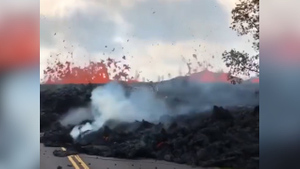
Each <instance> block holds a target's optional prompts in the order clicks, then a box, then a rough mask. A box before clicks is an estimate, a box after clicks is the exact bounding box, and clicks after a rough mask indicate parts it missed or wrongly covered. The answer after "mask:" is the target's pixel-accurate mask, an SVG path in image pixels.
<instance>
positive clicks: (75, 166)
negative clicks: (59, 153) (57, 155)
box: [61, 147, 90, 169]
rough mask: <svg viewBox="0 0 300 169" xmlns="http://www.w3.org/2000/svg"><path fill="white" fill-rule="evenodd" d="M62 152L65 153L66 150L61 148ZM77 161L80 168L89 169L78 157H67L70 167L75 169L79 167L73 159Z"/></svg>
mask: <svg viewBox="0 0 300 169" xmlns="http://www.w3.org/2000/svg"><path fill="white" fill-rule="evenodd" d="M61 149H62V150H63V151H67V149H66V148H64V147H62V148H61ZM72 157H73V158H75V159H77V161H78V162H79V163H80V164H81V166H82V167H83V168H84V169H90V168H89V167H88V166H87V165H86V164H85V162H83V160H82V159H81V158H80V157H79V155H71V156H68V159H69V160H70V162H71V163H72V165H73V166H74V168H75V169H80V168H79V166H78V165H77V164H76V162H75V161H74V160H73V158H72Z"/></svg>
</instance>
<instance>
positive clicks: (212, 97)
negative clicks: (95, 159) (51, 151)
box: [61, 80, 259, 140]
mask: <svg viewBox="0 0 300 169" xmlns="http://www.w3.org/2000/svg"><path fill="white" fill-rule="evenodd" d="M132 87H133V88H134V89H133V90H132V91H131V92H129V94H128V91H127V89H125V88H124V86H122V85H121V84H119V83H117V82H112V83H108V84H106V85H104V86H99V87H97V88H95V89H94V90H93V91H92V96H91V103H90V106H89V107H88V108H79V109H71V110H70V111H69V113H68V114H67V116H65V117H64V118H63V119H62V120H61V123H62V124H63V125H75V124H76V123H77V124H79V123H80V122H82V121H84V120H90V119H92V120H93V122H92V123H86V124H85V125H77V126H75V127H74V128H73V130H72V131H71V133H70V134H71V136H72V137H73V138H74V139H75V140H76V139H77V138H78V136H80V134H82V133H84V132H86V131H89V132H93V131H97V130H98V129H100V128H101V127H102V126H103V125H104V124H105V123H106V122H107V121H109V120H115V121H119V122H134V121H136V120H138V121H141V120H146V121H149V122H154V123H155V122H159V121H161V120H162V119H163V118H162V117H163V116H165V115H170V116H176V115H179V114H186V113H194V112H196V113H203V112H205V111H209V110H210V109H211V108H212V107H213V106H214V105H218V106H223V107H235V106H255V105H258V101H259V99H258V96H257V95H255V90H258V84H254V83H244V84H239V85H232V84H228V83H198V82H185V83H184V82H182V81H179V80H176V81H168V82H164V83H158V84H156V85H155V92H154V90H153V88H151V87H149V86H148V87H147V86H146V85H140V86H135V85H132ZM87 117H88V118H87Z"/></svg>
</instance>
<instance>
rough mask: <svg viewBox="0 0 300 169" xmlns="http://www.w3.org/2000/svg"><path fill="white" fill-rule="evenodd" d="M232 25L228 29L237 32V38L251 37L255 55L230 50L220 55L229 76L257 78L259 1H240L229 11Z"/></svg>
mask: <svg viewBox="0 0 300 169" xmlns="http://www.w3.org/2000/svg"><path fill="white" fill-rule="evenodd" d="M231 14H232V20H233V21H232V23H231V26H230V28H231V29H233V30H234V31H236V32H237V34H238V36H244V35H251V36H252V38H253V42H252V44H253V46H252V47H253V49H254V50H255V52H256V53H257V54H256V55H254V56H250V55H249V54H248V53H246V52H244V51H237V50H236V49H231V50H230V51H225V52H224V53H223V54H222V59H223V60H224V62H225V64H226V66H227V67H228V68H229V70H230V71H229V74H230V77H229V78H232V77H234V76H239V75H246V76H249V75H250V74H251V73H255V74H257V75H258V76H259V0H240V1H239V2H238V3H237V4H236V6H235V8H234V9H233V10H232V11H231Z"/></svg>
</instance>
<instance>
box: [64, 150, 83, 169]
mask: <svg viewBox="0 0 300 169" xmlns="http://www.w3.org/2000/svg"><path fill="white" fill-rule="evenodd" d="M61 149H62V151H66V150H67V149H66V148H64V147H62V148H61ZM72 157H74V156H73V155H71V156H68V159H69V161H70V162H71V164H72V165H73V167H74V168H75V169H80V167H79V166H78V165H77V164H76V162H75V161H74V160H73V158H72Z"/></svg>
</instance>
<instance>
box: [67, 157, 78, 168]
mask: <svg viewBox="0 0 300 169" xmlns="http://www.w3.org/2000/svg"><path fill="white" fill-rule="evenodd" d="M72 157H73V156H68V159H69V160H70V162H71V163H72V165H73V167H74V168H75V169H80V167H79V166H78V165H77V164H76V162H75V161H74V160H73V159H72Z"/></svg>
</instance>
